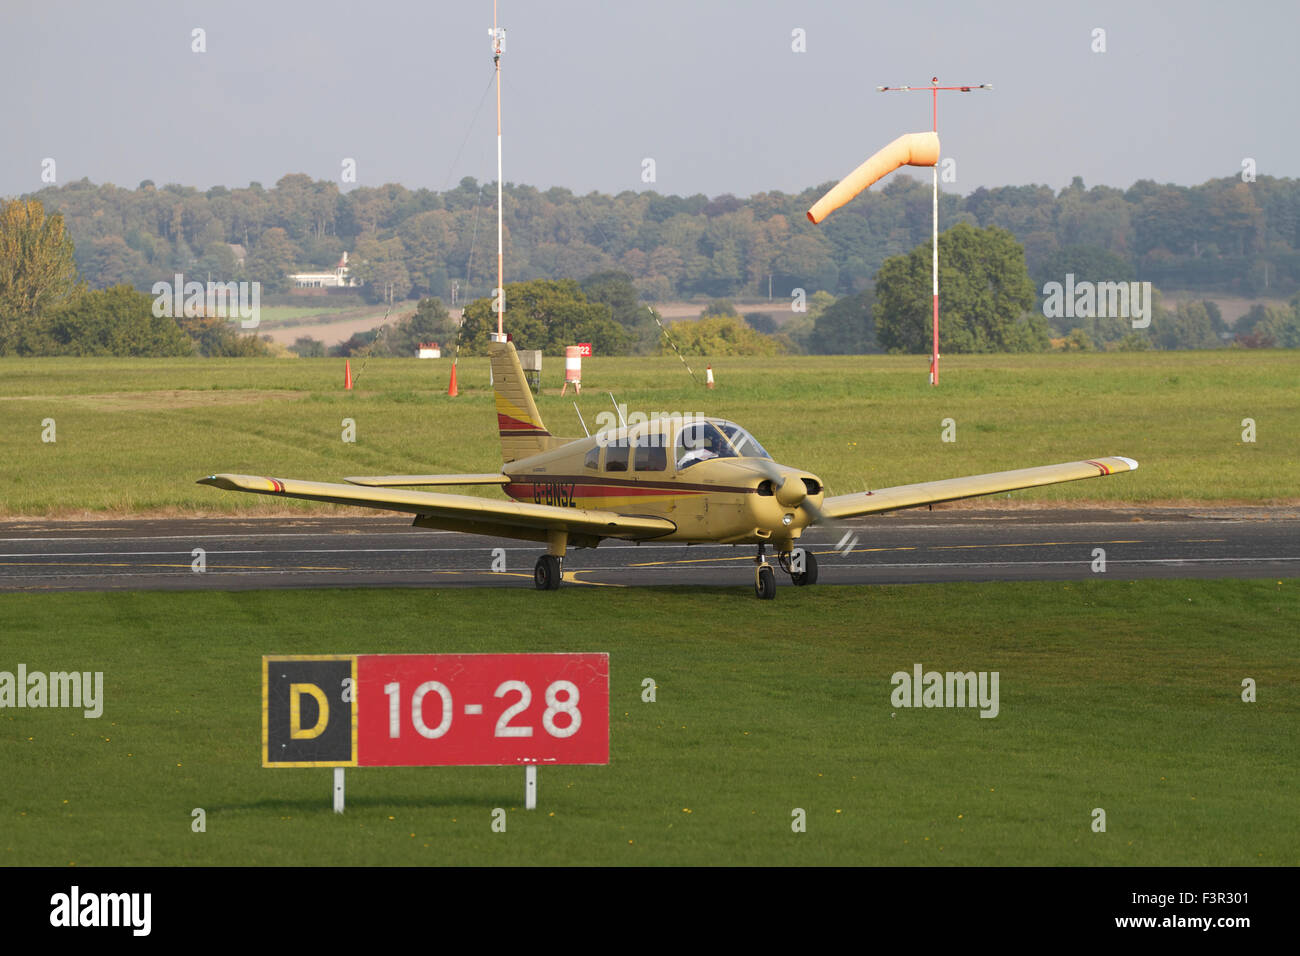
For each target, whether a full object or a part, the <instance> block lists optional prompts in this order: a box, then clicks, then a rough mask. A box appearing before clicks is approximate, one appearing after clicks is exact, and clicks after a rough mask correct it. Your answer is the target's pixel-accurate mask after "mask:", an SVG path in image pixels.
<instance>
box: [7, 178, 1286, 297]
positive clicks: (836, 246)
mask: <svg viewBox="0 0 1300 956" xmlns="http://www.w3.org/2000/svg"><path fill="white" fill-rule="evenodd" d="M828 185H829V184H822V185H819V186H814V187H810V188H808V189H806V190H804V191H802V192H800V193H796V194H786V193H780V192H770V193H759V194H757V195H755V196H752V197H750V198H748V199H743V200H742V199H738V198H736V197H734V196H730V195H723V196H717V197H714V198H709V197H706V196H703V195H696V196H687V197H682V196H664V195H660V194H658V193H655V192H631V191H627V192H622V193H619V194H618V195H615V196H610V195H604V194H600V193H590V194H588V195H585V196H578V195H575V194H574V193H572V192H570V191H569V190H567V189H562V188H552V189H547V190H538V189H536V188H534V187H531V186H522V185H507V186H506V187H505V195H506V200H505V208H504V215H505V228H506V234H507V241H506V273H507V274H508V275H510V276H511V277H514V278H516V279H518V280H519V281H528V280H531V279H569V278H581V277H582V276H585V275H589V274H592V273H597V272H611V271H617V272H622V273H626V274H628V275H630V276H631V277H632V279H633V282H634V283H635V285H636V288H637V290H638V292H639V294H640V295H641V296H643V297H645V298H646V299H647V300H649V301H662V300H667V299H672V298H683V297H696V296H706V297H713V298H726V297H737V296H741V295H746V296H754V295H766V294H767V292H768V289H769V286H770V288H771V289H772V290H773V292H774V293H775V294H776V295H779V296H781V297H788V296H789V295H791V294H792V290H794V289H796V288H802V289H805V290H808V291H809V292H812V291H815V290H819V289H821V290H826V291H827V292H829V293H832V294H834V295H836V296H842V295H848V294H853V293H856V292H860V291H862V290H863V289H865V288H867V287H869V286H870V285H871V282H872V280H873V278H874V276H875V274H876V272H877V271H878V270H879V268H880V267H881V265H882V264H883V263H884V261H885V260H886V259H887V258H889V257H891V256H896V255H905V254H907V252H908V251H909V250H911V249H912V248H914V247H915V246H917V245H920V244H921V243H923V242H925V241H926V239H927V238H928V236H929V233H930V191H929V185H928V184H927V183H921V182H918V181H917V180H914V179H912V178H911V177H909V176H906V175H899V176H896V177H894V178H893V179H892V181H890V182H888V183H886V184H885V185H884V187H883V188H880V189H876V190H872V191H871V192H868V193H866V194H864V195H863V196H861V197H859V198H858V199H857V200H856V201H855V202H854V203H853V204H852V205H850V206H848V207H846V208H845V209H844V210H842V211H841V212H840V213H839V214H838V215H836V216H835V217H832V218H831V219H829V220H828V221H827V222H826V223H825V224H824V225H822V226H820V227H813V226H811V225H810V224H809V223H808V222H807V221H806V220H805V218H804V212H805V210H806V209H807V208H808V206H809V205H810V204H811V202H812V201H813V200H814V199H815V198H816V197H817V196H819V195H820V194H821V192H822V191H823V190H824V189H825V188H826V186H828ZM488 186H489V184H486V183H479V182H477V181H476V180H473V179H468V178H467V179H464V180H462V181H461V183H460V184H459V185H458V186H456V187H455V188H453V189H450V190H447V191H446V192H434V191H431V190H427V189H417V190H408V189H406V188H405V187H403V186H400V185H393V184H389V185H384V186H379V187H360V188H357V189H354V190H352V191H350V192H348V193H341V192H340V191H339V189H338V186H337V185H336V184H335V183H332V182H326V181H321V180H313V179H311V177H309V176H306V175H304V174H301V173H295V174H291V175H287V176H284V177H282V178H281V179H280V180H279V182H277V183H276V184H275V186H274V187H273V188H270V189H266V188H263V187H262V185H261V184H259V183H252V184H250V185H249V186H247V187H242V188H236V189H229V188H227V187H224V186H216V187H213V188H212V189H209V190H207V191H206V192H200V191H198V190H197V189H194V188H192V187H186V186H179V185H167V186H163V187H162V188H158V187H156V186H155V185H154V184H153V183H152V182H150V181H145V182H143V183H141V184H140V186H139V187H138V188H136V189H134V190H131V189H123V188H119V187H117V186H113V185H110V184H103V185H98V186H97V185H94V184H92V183H90V182H89V181H88V180H82V181H80V182H75V183H70V184H67V185H64V186H58V187H54V186H51V187H47V188H45V189H42V190H41V191H40V192H38V193H36V194H34V197H33V198H38V199H40V200H41V201H42V202H43V203H44V204H45V206H46V208H48V209H50V210H51V211H52V212H59V213H61V214H62V215H63V216H64V218H65V220H66V222H67V223H68V226H69V229H70V231H71V235H72V238H73V240H74V241H75V243H76V249H77V253H76V256H77V264H78V267H79V269H80V271H81V274H82V275H83V277H84V278H85V279H86V281H87V282H88V284H89V285H90V286H91V287H93V288H107V287H109V286H112V285H117V284H122V283H125V284H128V285H133V286H135V287H137V288H141V289H147V288H149V286H150V285H151V284H152V282H154V281H157V280H159V279H162V278H168V279H169V278H170V277H171V276H172V275H174V274H175V273H177V272H181V273H184V274H186V275H187V276H192V277H195V278H200V279H202V278H205V277H207V276H208V275H210V276H211V277H212V278H213V279H221V280H231V279H244V280H256V281H259V282H261V283H262V284H263V288H264V289H265V290H266V291H267V292H268V293H271V292H275V291H277V290H284V289H285V288H286V286H287V279H286V276H287V274H288V273H290V272H293V271H297V270H318V269H330V268H333V267H334V265H335V264H336V263H337V262H338V260H339V258H340V257H341V255H342V253H343V252H345V251H346V252H349V253H350V264H351V267H352V270H353V273H354V275H356V276H357V277H359V278H361V279H363V280H364V281H365V282H366V286H365V287H364V293H365V294H366V295H369V296H370V297H371V299H372V301H378V299H379V297H380V296H381V295H386V294H389V293H391V294H392V295H393V296H394V297H395V298H396V299H397V300H402V299H411V300H417V299H421V298H427V297H432V296H437V297H441V298H442V299H443V300H444V301H451V295H452V293H453V286H455V287H456V288H455V289H454V291H455V292H456V295H457V298H458V299H459V301H469V300H471V299H472V298H475V297H479V296H484V295H488V294H490V291H491V289H492V287H493V286H494V285H495V268H494V265H495V264H494V262H493V261H492V260H493V256H492V250H491V248H490V247H491V245H492V242H491V230H490V229H488V228H486V227H487V224H488V223H489V222H490V220H491V219H492V216H493V204H494V202H495V199H494V194H495V190H494V189H491V188H486V187H488ZM940 204H941V211H940V220H941V222H942V223H943V224H944V226H945V228H951V227H952V226H954V225H957V224H960V223H966V224H969V225H971V226H975V227H979V228H991V227H997V228H1001V229H1005V230H1006V231H1008V232H1009V233H1011V234H1012V236H1014V237H1015V239H1016V241H1018V242H1019V243H1020V244H1021V246H1023V248H1024V255H1025V261H1026V265H1027V267H1028V269H1029V274H1030V276H1031V279H1032V280H1033V282H1034V285H1035V287H1036V288H1041V287H1042V285H1043V284H1044V282H1047V281H1051V280H1053V279H1055V280H1058V281H1059V280H1061V278H1062V277H1063V275H1064V274H1065V273H1067V272H1074V273H1075V274H1076V275H1077V274H1080V273H1081V272H1082V271H1086V270H1088V269H1090V268H1093V267H1096V266H1097V265H1098V264H1099V263H1104V264H1105V268H1107V269H1108V270H1110V272H1111V275H1110V278H1112V279H1116V280H1118V274H1119V273H1123V274H1129V275H1132V276H1133V277H1134V278H1138V279H1142V280H1144V281H1151V282H1153V283H1154V284H1156V285H1157V286H1160V287H1163V288H1171V289H1180V290H1204V291H1205V292H1218V293H1233V294H1245V295H1258V294H1269V295H1274V296H1277V295H1291V294H1293V293H1295V292H1296V291H1300V181H1297V180H1294V179H1276V178H1272V177H1268V176H1262V177H1259V179H1258V181H1253V182H1243V181H1242V180H1241V179H1240V178H1237V177H1230V178H1223V179H1215V180H1210V181H1209V182H1206V183H1204V184H1202V185H1199V186H1194V187H1182V186H1174V185H1160V184H1157V183H1155V182H1152V181H1149V180H1143V181H1141V182H1138V183H1135V184H1134V185H1133V186H1131V187H1130V188H1129V189H1127V190H1120V189H1115V188H1111V187H1108V186H1094V187H1092V188H1091V189H1089V188H1086V187H1085V186H1084V184H1083V182H1082V181H1081V180H1080V179H1078V178H1076V179H1075V180H1074V182H1073V183H1072V184H1071V185H1070V186H1068V187H1066V188H1065V189H1063V190H1061V191H1060V192H1059V193H1058V192H1054V191H1053V190H1051V189H1050V188H1048V187H1046V186H1006V187H1000V188H996V189H983V188H981V189H977V190H975V191H974V192H973V193H971V194H970V195H969V196H965V197H962V196H959V195H955V194H944V195H941V198H940Z"/></svg>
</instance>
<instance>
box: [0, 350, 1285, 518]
mask: <svg viewBox="0 0 1300 956" xmlns="http://www.w3.org/2000/svg"><path fill="white" fill-rule="evenodd" d="M705 364H706V360H699V361H698V362H697V363H696V371H697V373H698V374H699V375H700V377H701V378H702V377H703V368H704V365H705ZM0 367H2V369H3V372H4V374H3V376H0V415H3V421H4V427H3V429H0V488H3V493H2V494H0V515H57V514H63V513H68V512H72V511H79V510H82V509H87V510H91V511H106V512H123V513H126V512H139V511H163V510H179V511H196V510H202V511H209V512H256V511H259V510H266V509H271V508H274V509H283V508H302V509H303V510H316V511H321V510H329V508H330V506H317V505H310V504H306V503H293V502H287V501H283V500H275V501H269V500H266V499H262V498H259V497H255V496H246V495H233V494H225V493H221V492H218V491H215V490H213V489H211V488H207V487H202V486H197V485H195V484H194V480H195V479H197V478H199V477H201V476H203V475H207V474H211V473H213V472H242V473H253V474H269V475H275V476H282V477H296V478H309V479H318V480H337V479H339V478H341V477H343V476H346V475H355V474H394V473H443V472H457V471H465V472H486V471H492V470H494V469H496V468H498V467H499V466H500V448H499V445H498V442H497V439H496V435H495V422H494V412H493V403H492V396H491V392H490V389H489V388H488V373H487V361H486V359H472V358H467V359H464V360H462V361H461V363H460V366H459V375H458V378H459V384H460V390H461V394H460V396H459V397H458V398H455V399H451V398H448V397H447V395H446V388H447V375H448V370H449V363H448V362H447V361H446V360H439V361H431V362H420V361H419V360H416V359H374V360H371V361H370V362H368V363H363V362H362V361H354V362H353V373H354V375H357V374H359V382H358V388H357V390H356V391H354V392H351V393H348V392H344V391H343V389H342V383H343V363H342V361H340V360H337V359H314V360H309V359H266V360H247V359H244V360H205V359H192V360H191V359H174V360H156V361H147V360H109V359H104V360H98V359H80V360H64V359H30V360H23V359H6V360H4V362H3V364H2V366H0ZM544 368H545V381H544V384H545V389H544V391H545V394H544V395H543V396H542V398H541V399H540V407H541V409H542V413H543V415H544V417H545V420H546V423H547V425H548V427H550V429H551V430H552V431H553V432H554V433H557V434H570V435H581V434H582V430H581V426H580V425H579V423H578V419H577V416H576V415H575V413H574V409H573V405H572V399H571V398H568V397H566V398H561V397H560V396H559V394H558V392H559V386H560V384H561V375H562V370H563V363H562V361H561V360H560V359H557V358H553V357H548V358H547V359H546V361H545V366H544ZM713 368H714V373H715V376H716V378H717V381H718V387H717V389H716V390H714V391H706V390H704V389H703V388H700V387H699V386H697V385H695V384H694V383H693V382H692V381H691V379H690V377H689V376H688V375H687V373H686V371H685V370H684V369H683V368H682V366H681V364H680V362H679V361H678V360H677V359H676V358H675V357H667V358H638V359H615V358H605V359H602V358H595V359H588V360H587V361H586V362H585V363H584V373H583V374H584V386H585V388H584V392H583V395H582V398H581V400H580V402H579V407H580V408H581V409H582V410H583V414H584V416H585V417H586V420H587V424H588V426H589V427H591V428H593V429H594V428H595V427H596V424H597V416H598V415H599V414H600V413H601V412H609V411H611V410H612V406H611V404H610V401H609V397H608V395H607V394H606V393H607V392H608V391H613V392H614V393H615V395H616V397H617V398H618V400H619V401H620V402H624V403H626V405H627V406H628V409H629V410H630V411H633V412H635V411H642V412H646V413H652V412H663V411H667V412H699V413H704V414H710V415H720V416H724V417H728V418H732V419H734V420H736V421H738V422H740V423H742V424H743V425H745V426H746V427H748V428H749V429H750V430H751V431H752V432H753V433H754V434H755V435H756V436H757V437H758V438H759V440H760V441H762V442H763V443H764V444H765V445H766V446H767V448H768V450H769V451H771V452H772V454H773V455H774V456H775V457H776V458H777V460H779V461H782V462H785V463H788V464H794V465H798V466H800V467H805V468H810V469H812V470H813V471H814V472H815V473H817V474H819V475H820V476H821V477H822V478H823V479H824V480H825V481H826V482H827V484H828V486H829V491H830V492H831V493H847V492H852V491H859V490H862V489H863V488H864V487H874V488H880V487H885V486H887V485H893V484H902V483H907V482H912V481H921V480H926V479H934V478H943V477H952V476H957V475H966V474H979V473H982V472H987V471H998V470H1003V469H1009V468H1018V467H1025V466H1029V465H1038V464H1050V463H1054V462H1058V461H1071V460H1076V459H1079V458H1090V457H1094V456H1098V455H1126V456H1128V457H1131V458H1136V459H1138V461H1139V462H1140V463H1141V465H1142V467H1141V469H1140V470H1139V471H1138V472H1137V473H1136V474H1134V475H1126V476H1124V477H1123V478H1122V480H1120V479H1116V480H1105V481H1087V482H1078V483H1074V484H1068V485H1060V486H1055V487H1051V488H1045V489H1040V490H1036V491H1029V492H1021V493H1017V494H1016V495H1014V496H1013V498H1014V499H1015V500H1019V501H1047V502H1062V503H1063V502H1089V501H1109V502H1161V501H1164V502H1171V501H1177V502H1181V501H1189V500H1197V501H1218V502H1229V501H1241V502H1254V503H1268V502H1291V503H1294V502H1295V501H1297V500H1300V493H1298V492H1297V489H1300V454H1298V452H1300V401H1297V400H1296V397H1297V385H1298V384H1300V354H1296V353H1294V352H1285V351H1272V352H1252V351H1207V352H1179V353H1168V352H1161V353H1150V352H1145V353H1127V354H1075V355H1071V354H1048V355H1033V356H1009V355H1002V356H982V355H981V356H953V357H951V358H948V359H946V360H945V362H944V365H943V379H942V385H941V386H940V387H939V388H937V389H935V388H930V387H929V386H928V385H927V384H926V359H925V357H916V356H873V357H869V358H863V357H800V358H782V359H717V360H714V361H713ZM344 418H352V419H353V420H354V421H355V422H356V442H355V443H353V444H348V443H345V442H343V441H342V422H343V419H344ZM949 418H950V419H952V420H953V422H954V423H955V428H956V441H955V442H951V443H947V442H943V441H941V431H942V427H943V422H944V420H945V419H949ZM1246 418H1250V419H1252V420H1253V421H1254V422H1255V428H1256V440H1255V441H1254V442H1246V441H1243V425H1242V421H1243V419H1246ZM46 419H53V420H54V422H55V433H54V437H55V439H56V440H55V441H54V442H44V441H42V435H43V433H44V432H45V426H44V425H43V422H44V421H45V420H46ZM483 493H485V494H497V493H498V492H496V491H495V490H492V491H485V492H483Z"/></svg>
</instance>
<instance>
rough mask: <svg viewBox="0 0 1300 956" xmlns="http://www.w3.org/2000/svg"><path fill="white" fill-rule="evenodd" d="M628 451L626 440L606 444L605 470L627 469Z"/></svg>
mask: <svg viewBox="0 0 1300 956" xmlns="http://www.w3.org/2000/svg"><path fill="white" fill-rule="evenodd" d="M627 452H628V447H627V443H626V442H620V443H619V444H616V445H615V444H610V445H606V446H605V470H606V471H627Z"/></svg>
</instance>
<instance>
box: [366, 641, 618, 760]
mask: <svg viewBox="0 0 1300 956" xmlns="http://www.w3.org/2000/svg"><path fill="white" fill-rule="evenodd" d="M357 704H358V714H357V756H358V761H357V763H358V766H362V767H444V766H505V765H512V764H607V763H609V655H607V654H367V655H364V656H361V657H359V658H358V660H357Z"/></svg>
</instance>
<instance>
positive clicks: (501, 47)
mask: <svg viewBox="0 0 1300 956" xmlns="http://www.w3.org/2000/svg"><path fill="white" fill-rule="evenodd" d="M505 51H506V31H505V28H504V27H498V26H497V2H496V0H492V63H493V64H494V65H495V67H496V74H497V288H496V295H495V296H494V297H493V305H494V306H495V308H496V312H497V334H496V340H497V341H498V342H504V341H505V340H506V335H505V329H504V319H505V312H506V280H505V256H504V254H503V252H502V249H503V247H504V239H503V236H504V227H503V225H502V221H503V220H502V210H501V54H502V53H504V52H505Z"/></svg>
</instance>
